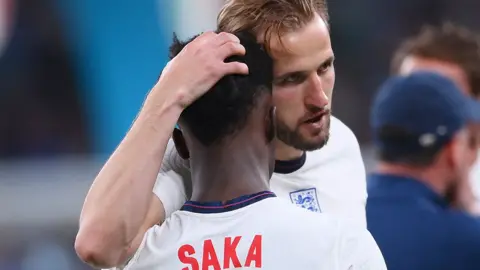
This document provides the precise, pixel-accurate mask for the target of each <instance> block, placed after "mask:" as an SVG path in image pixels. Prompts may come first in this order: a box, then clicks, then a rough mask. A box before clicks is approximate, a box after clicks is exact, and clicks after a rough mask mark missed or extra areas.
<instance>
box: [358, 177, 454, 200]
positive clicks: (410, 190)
mask: <svg viewBox="0 0 480 270" xmlns="http://www.w3.org/2000/svg"><path fill="white" fill-rule="evenodd" d="M367 184H368V197H370V198H375V197H390V198H392V197H403V198H405V197H410V198H412V197H413V198H424V199H427V200H428V201H430V202H432V203H434V204H436V205H438V206H440V207H442V208H447V207H448V205H449V204H448V202H447V200H446V198H445V197H443V196H441V195H440V194H438V193H436V192H435V191H433V190H432V189H431V188H430V187H429V186H428V185H426V184H424V183H423V182H421V181H419V180H418V179H414V178H411V177H407V176H400V175H392V174H380V173H374V174H371V175H369V177H368V181H367Z"/></svg>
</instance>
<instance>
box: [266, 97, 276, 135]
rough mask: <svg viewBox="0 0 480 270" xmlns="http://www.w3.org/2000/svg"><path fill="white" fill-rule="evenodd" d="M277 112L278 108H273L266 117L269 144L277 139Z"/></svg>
mask: <svg viewBox="0 0 480 270" xmlns="http://www.w3.org/2000/svg"><path fill="white" fill-rule="evenodd" d="M275 110H276V107H275V106H272V107H271V108H270V109H269V110H268V114H267V116H266V117H265V127H266V136H267V142H271V141H272V140H273V139H274V138H275V135H276V133H277V126H276V123H275V118H276V115H275Z"/></svg>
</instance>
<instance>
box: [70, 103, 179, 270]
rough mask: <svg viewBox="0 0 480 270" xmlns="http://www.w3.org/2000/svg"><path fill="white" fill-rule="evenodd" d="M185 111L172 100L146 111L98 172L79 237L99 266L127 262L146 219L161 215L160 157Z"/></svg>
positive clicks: (78, 244)
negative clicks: (157, 110)
mask: <svg viewBox="0 0 480 270" xmlns="http://www.w3.org/2000/svg"><path fill="white" fill-rule="evenodd" d="M180 113H181V109H178V108H175V106H173V105H170V104H166V106H164V109H162V110H161V112H160V113H153V112H152V113H151V112H150V110H149V109H146V110H144V111H142V112H141V113H140V115H139V116H138V118H137V120H136V121H135V123H134V124H133V126H132V128H131V130H130V131H129V133H128V134H127V136H126V137H125V138H124V140H123V141H122V143H121V144H120V145H119V146H118V148H117V149H116V150H115V152H114V153H113V155H112V156H111V157H110V159H109V160H108V161H107V163H106V164H105V166H104V167H103V168H102V170H101V171H100V173H99V174H98V176H97V178H96V179H95V181H94V182H93V184H92V187H91V188H90V191H89V192H88V194H87V197H86V199H85V203H84V206H83V209H82V214H81V216H80V229H79V232H78V234H77V238H76V241H75V249H76V251H77V253H78V255H79V256H80V257H81V258H82V259H83V260H85V261H86V262H88V263H90V264H92V265H94V266H100V267H111V266H115V265H117V264H120V263H122V262H123V261H124V260H126V259H127V258H128V257H129V256H130V255H131V254H132V250H133V251H134V250H136V248H137V246H138V245H139V244H140V242H141V239H142V238H141V236H140V235H139V232H141V231H142V230H143V232H145V231H146V230H145V227H146V226H148V225H149V224H148V225H147V224H145V222H144V221H145V220H148V219H149V218H151V219H157V220H159V219H160V218H161V217H160V215H161V214H162V213H161V209H162V207H161V202H160V201H159V200H158V199H157V198H156V197H155V196H152V190H153V186H154V184H155V179H156V176H157V174H158V171H159V170H160V162H158V161H159V160H162V158H163V154H164V151H165V147H166V145H167V142H168V140H169V138H170V135H171V133H172V131H173V128H174V126H175V124H176V122H177V120H178V117H179V116H180ZM168 127H170V128H168ZM155 200H157V201H155ZM155 208H160V209H155ZM157 215H158V216H157ZM147 229H148V228H147ZM142 235H143V234H142Z"/></svg>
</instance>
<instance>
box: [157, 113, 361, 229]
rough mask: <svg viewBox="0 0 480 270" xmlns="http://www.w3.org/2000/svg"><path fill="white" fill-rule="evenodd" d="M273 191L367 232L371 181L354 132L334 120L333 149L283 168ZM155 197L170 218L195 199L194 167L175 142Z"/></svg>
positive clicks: (272, 185) (329, 145)
mask: <svg viewBox="0 0 480 270" xmlns="http://www.w3.org/2000/svg"><path fill="white" fill-rule="evenodd" d="M270 188H271V190H272V191H273V192H274V193H275V194H277V196H278V197H280V198H284V199H286V200H287V201H289V202H291V203H292V204H295V205H297V206H299V207H302V208H306V209H309V210H310V211H312V212H324V213H330V214H331V215H334V216H336V217H338V218H341V219H345V220H349V221H353V222H355V223H357V224H359V225H361V226H364V227H366V216H365V203H366V199H367V191H366V175H365V167H364V164H363V159H362V156H361V153H360V147H359V145H358V141H357V139H356V137H355V135H354V134H353V132H352V131H351V130H350V129H349V128H348V127H347V126H346V125H345V124H343V123H342V122H341V121H340V120H338V119H337V118H335V117H333V116H332V117H331V126H330V139H329V142H328V143H327V145H326V146H324V147H323V148H322V149H319V150H316V151H312V152H307V153H306V154H305V156H303V157H302V158H300V159H298V160H293V161H287V162H284V161H280V162H277V163H276V165H275V173H274V174H273V176H272V178H271V180H270ZM154 193H155V194H156V195H157V196H158V198H159V199H160V200H161V201H162V203H163V205H164V207H165V213H166V215H167V217H168V216H170V215H171V214H172V213H173V212H174V211H176V210H178V209H180V207H181V206H182V205H183V203H184V202H185V201H186V200H188V199H189V198H190V194H191V178H190V171H189V165H188V161H186V160H183V159H182V158H181V157H179V156H178V154H177V152H176V150H175V146H174V144H173V142H172V141H170V143H169V144H168V147H167V151H166V154H165V158H164V161H163V164H162V169H161V172H160V174H159V176H158V178H157V182H156V185H155V188H154Z"/></svg>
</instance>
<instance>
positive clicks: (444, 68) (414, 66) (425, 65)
mask: <svg viewBox="0 0 480 270" xmlns="http://www.w3.org/2000/svg"><path fill="white" fill-rule="evenodd" d="M422 70H427V71H434V72H438V73H440V74H442V75H443V76H445V77H448V78H450V79H451V80H452V81H454V82H455V83H456V84H457V85H458V86H459V87H460V89H461V90H462V91H463V92H464V93H465V94H466V95H469V94H470V92H471V88H470V84H469V82H468V77H467V74H466V73H465V71H464V70H463V69H462V68H461V67H460V66H459V65H457V64H454V63H450V62H446V61H442V60H438V59H433V58H425V57H419V56H414V55H411V56H407V57H405V59H404V60H403V62H402V63H401V65H400V69H399V73H400V75H408V74H410V73H412V72H415V71H422Z"/></svg>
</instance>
